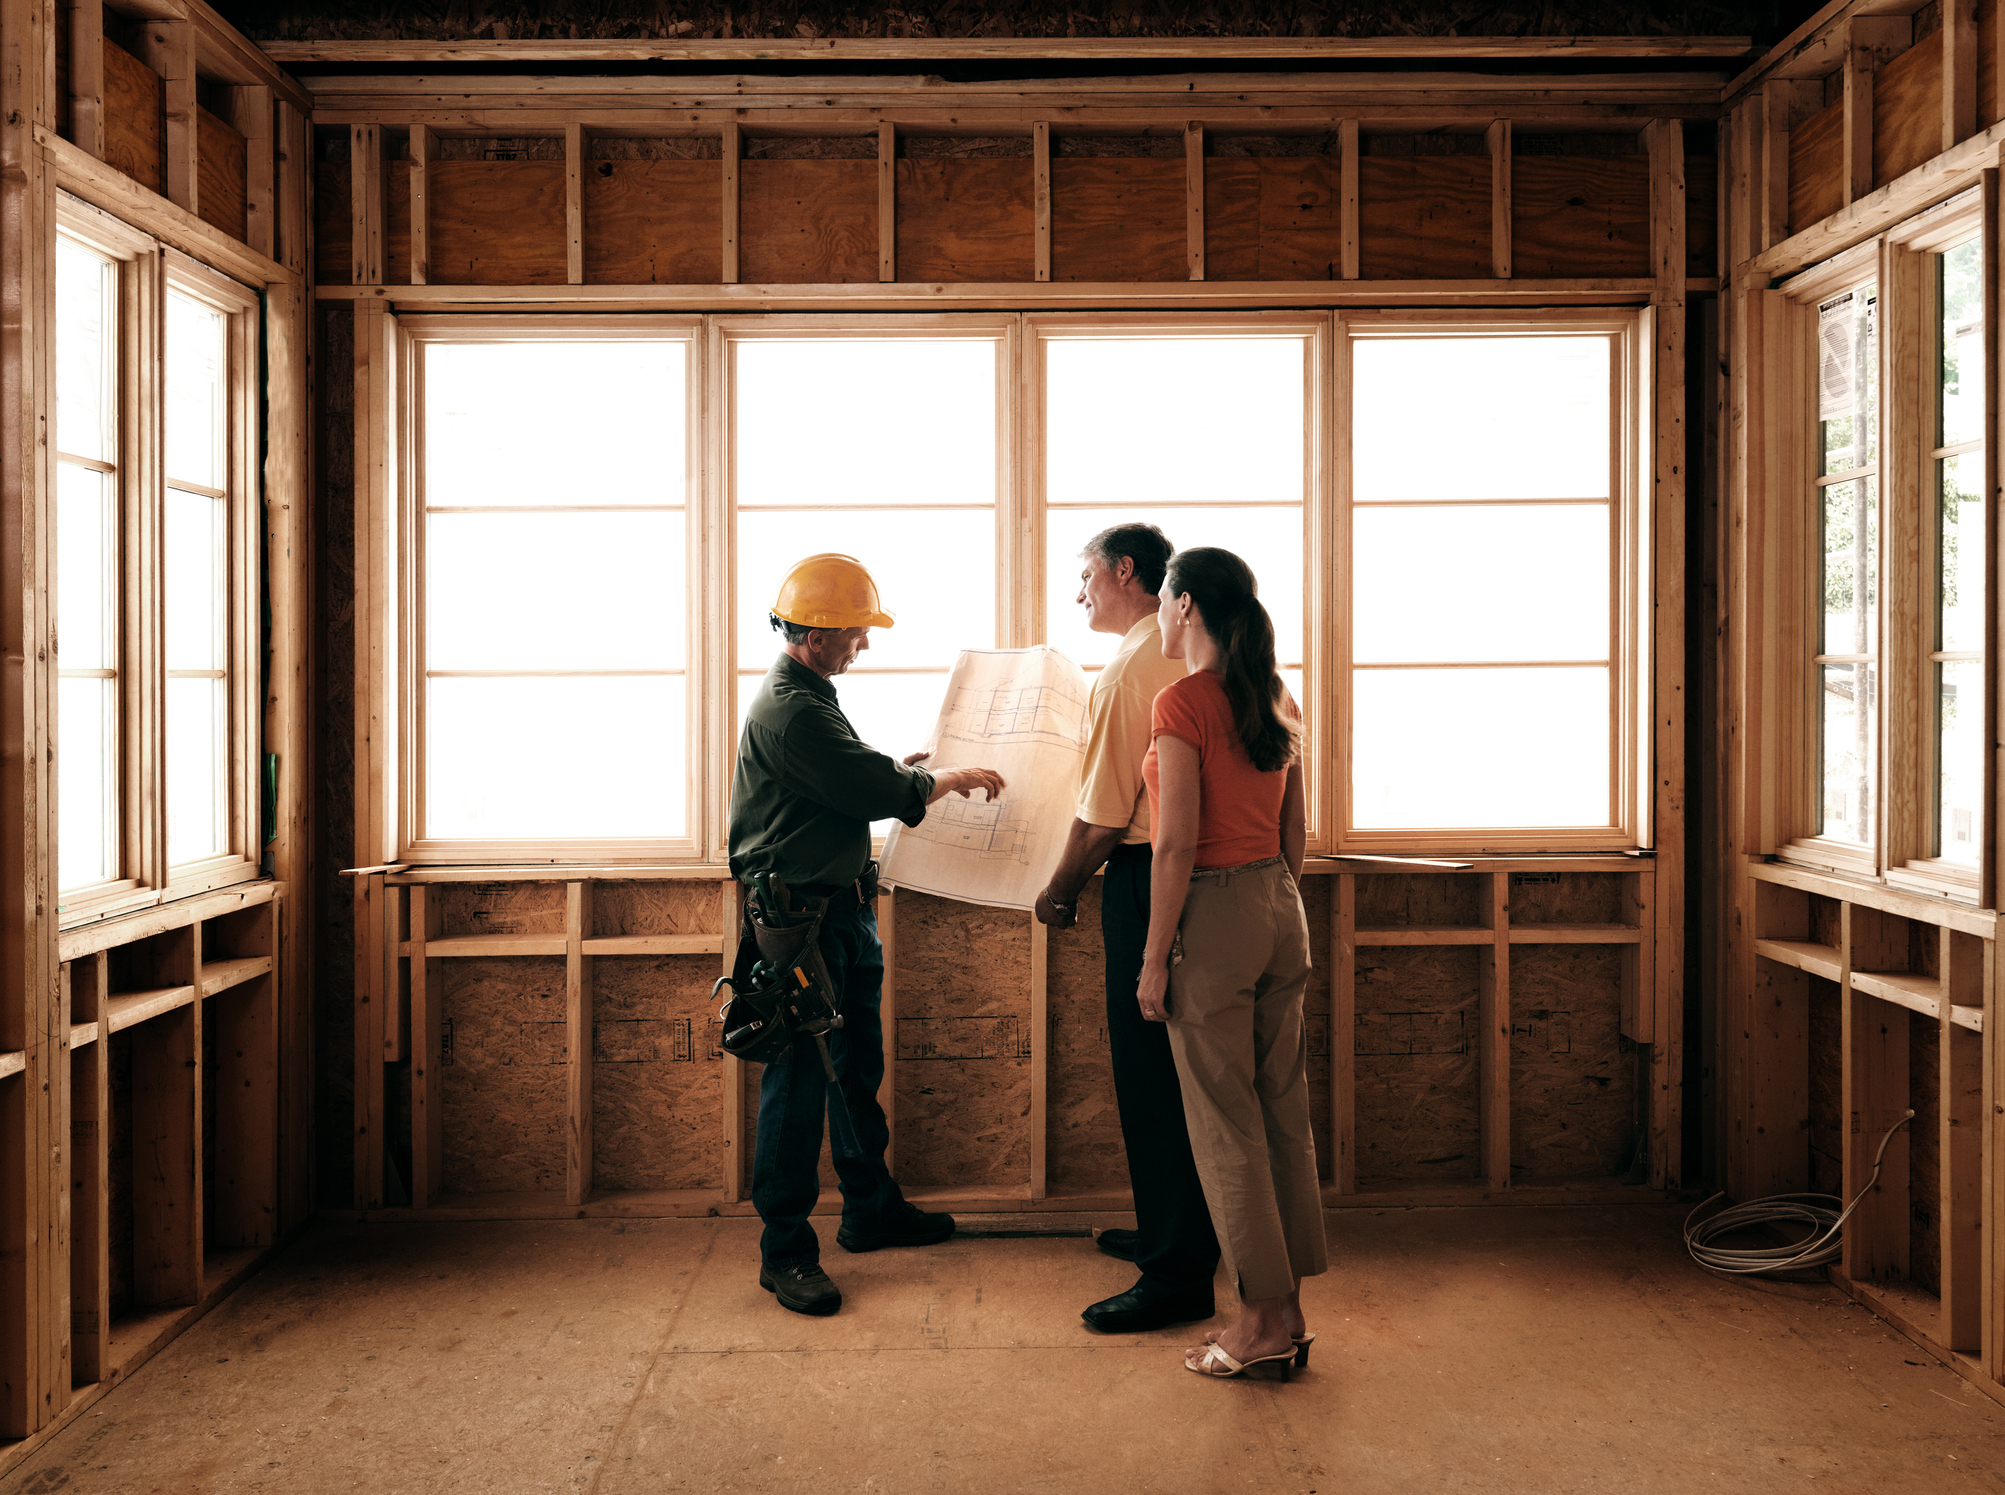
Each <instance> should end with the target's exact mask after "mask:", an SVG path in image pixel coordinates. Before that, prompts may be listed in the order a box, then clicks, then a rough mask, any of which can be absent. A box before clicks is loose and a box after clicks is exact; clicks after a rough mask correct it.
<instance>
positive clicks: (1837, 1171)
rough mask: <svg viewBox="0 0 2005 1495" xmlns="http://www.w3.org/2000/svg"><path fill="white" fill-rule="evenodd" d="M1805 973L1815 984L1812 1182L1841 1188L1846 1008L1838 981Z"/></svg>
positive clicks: (1821, 1190)
mask: <svg viewBox="0 0 2005 1495" xmlns="http://www.w3.org/2000/svg"><path fill="white" fill-rule="evenodd" d="M1805 979H1806V980H1807V981H1808V983H1809V986H1810V1001H1809V1007H1810V1138H1809V1141H1810V1188H1811V1191H1812V1192H1813V1193H1818V1194H1836V1193H1839V1192H1840V1191H1841V1190H1842V1188H1843V1187H1844V1177H1845V1066H1844V1012H1843V1010H1842V1009H1841V1008H1840V1007H1839V1005H1838V983H1837V982H1835V981H1826V980H1824V979H1823V978H1822V977H1820V976H1810V977H1806V978H1805Z"/></svg>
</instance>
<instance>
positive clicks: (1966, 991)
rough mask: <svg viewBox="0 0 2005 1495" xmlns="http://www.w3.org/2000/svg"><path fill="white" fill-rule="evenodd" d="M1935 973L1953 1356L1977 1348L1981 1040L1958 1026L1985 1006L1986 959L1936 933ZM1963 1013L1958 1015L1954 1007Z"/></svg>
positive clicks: (1975, 945)
mask: <svg viewBox="0 0 2005 1495" xmlns="http://www.w3.org/2000/svg"><path fill="white" fill-rule="evenodd" d="M1936 935H1937V938H1938V940H1939V942H1940V943H1939V945H1938V947H1937V948H1938V951H1939V955H1938V959H1937V964H1936V969H1937V970H1938V971H1940V972H1941V973H1942V1011H1941V1023H1940V1026H1939V1027H1938V1029H1937V1031H1936V1044H1937V1050H1936V1053H1937V1063H1936V1092H1937V1094H1938V1095H1939V1096H1940V1098H1941V1104H1940V1106H1939V1108H1938V1115H1937V1127H1938V1130H1937V1133H1936V1156H1937V1157H1938V1158H1939V1159H1940V1160H1941V1162H1940V1168H1939V1172H1940V1192H1939V1197H1938V1199H1937V1201H1936V1211H1937V1218H1938V1219H1939V1220H1940V1222H1941V1229H1940V1232H1939V1234H1940V1236H1941V1250H1942V1259H1941V1262H1940V1271H1939V1275H1938V1277H1937V1281H1938V1282H1939V1284H1940V1286H1941V1290H1942V1291H1941V1297H1942V1318H1941V1324H1940V1328H1941V1332H1942V1343H1943V1347H1944V1348H1945V1349H1949V1350H1954V1351H1956V1352H1957V1353H1958V1354H1963V1355H1975V1354H1978V1353H1979V1352H1980V1350H1981V1349H1982V1328H1983V1321H1984V1318H1983V1299H1984V1283H1983V1273H1984V1246H1985V1238H1986V1232H1985V1230H1984V1146H1983V1144H1984V1035H1983V1034H1982V1033H1979V1032H1973V1031H1971V1030H1970V1029H1969V1028H1967V1027H1965V1026H1964V1025H1963V1024H1962V1023H1961V1022H1959V1021H1958V1018H1959V1016H1960V1015H1967V1014H1969V1013H1970V1012H1972V1011H1973V1010H1975V1011H1977V1012H1979V1013H1981V1012H1982V1011H1983V1009H1984V990H1985V965H1986V962H1987V961H1988V960H1989V958H1990V957H1989V954H1988V952H1987V951H1986V948H1985V942H1984V941H1983V940H1981V939H1979V938H1978V937H1977V936H1976V935H1972V934H1965V933H1964V932H1963V931H1961V930H1956V929H1938V930H1937V931H1936ZM1959 1008H1961V1009H1962V1014H1959V1012H1958V1009H1959Z"/></svg>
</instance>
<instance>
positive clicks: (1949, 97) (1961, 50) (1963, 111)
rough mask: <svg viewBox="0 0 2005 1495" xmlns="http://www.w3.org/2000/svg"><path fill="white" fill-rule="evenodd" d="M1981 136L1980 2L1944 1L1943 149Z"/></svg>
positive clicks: (1963, 0) (1967, 0)
mask: <svg viewBox="0 0 2005 1495" xmlns="http://www.w3.org/2000/svg"><path fill="white" fill-rule="evenodd" d="M1976 133H1977V0H1942V148H1943V149H1944V150H1948V149H1949V148H1950V147H1951V146H1953V145H1956V144H1959V143H1960V142H1962V141H1964V140H1968V139H1969V138H1970V137H1971V136H1972V135H1975V134H1976Z"/></svg>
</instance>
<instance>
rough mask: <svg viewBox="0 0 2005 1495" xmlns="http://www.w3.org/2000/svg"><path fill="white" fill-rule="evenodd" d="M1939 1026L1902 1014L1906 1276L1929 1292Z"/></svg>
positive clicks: (1937, 1198)
mask: <svg viewBox="0 0 2005 1495" xmlns="http://www.w3.org/2000/svg"><path fill="white" fill-rule="evenodd" d="M1941 1056H1942V1028H1941V1025H1940V1023H1939V1022H1938V1021H1937V1020H1936V1019H1935V1018H1932V1017H1924V1016H1923V1015H1922V1014H1921V1013H1919V1012H1910V1013H1909V1014H1908V1104H1909V1105H1910V1106H1912V1107H1914V1120H1913V1121H1910V1122H1909V1123H1908V1131H1907V1139H1908V1277H1909V1279H1910V1280H1912V1281H1913V1283H1914V1284H1915V1286H1917V1287H1921V1288H1926V1289H1927V1290H1928V1291H1929V1292H1932V1293H1940V1292H1941V1291H1942V1211H1941V1207H1940V1206H1941V1203H1942V1130H1941V1128H1942V1083H1941V1071H1940V1070H1938V1069H1937V1068H1936V1066H1937V1064H1939V1063H1940V1062H1941Z"/></svg>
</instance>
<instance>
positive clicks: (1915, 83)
mask: <svg viewBox="0 0 2005 1495" xmlns="http://www.w3.org/2000/svg"><path fill="white" fill-rule="evenodd" d="M1942 149H1943V141H1942V34H1941V32H1937V33H1936V34H1935V35H1933V36H1931V37H1928V38H1926V39H1925V40H1920V41H1917V42H1916V43H1915V44H1914V45H1913V46H1911V47H1909V48H1908V49H1907V51H1905V52H1903V53H1901V54H1900V55H1899V56H1898V57H1894V58H1892V59H1890V60H1888V61H1887V62H1885V63H1883V64H1881V65H1880V67H1879V68H1877V69H1876V70H1875V71H1874V73H1873V185H1874V186H1875V187H1883V186H1885V185H1886V184H1887V183H1888V182H1891V181H1893V180H1894V179H1895V178H1896V177H1901V176H1905V175H1906V174H1907V173H1908V172H1910V171H1912V170H1914V169H1915V168H1916V167H1917V166H1920V165H1921V164H1922V163H1923V162H1925V161H1927V160H1928V159H1929V158H1930V157H1932V156H1935V155H1938V154H1940V153H1941V151H1942ZM1792 221H1793V220H1792Z"/></svg>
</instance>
